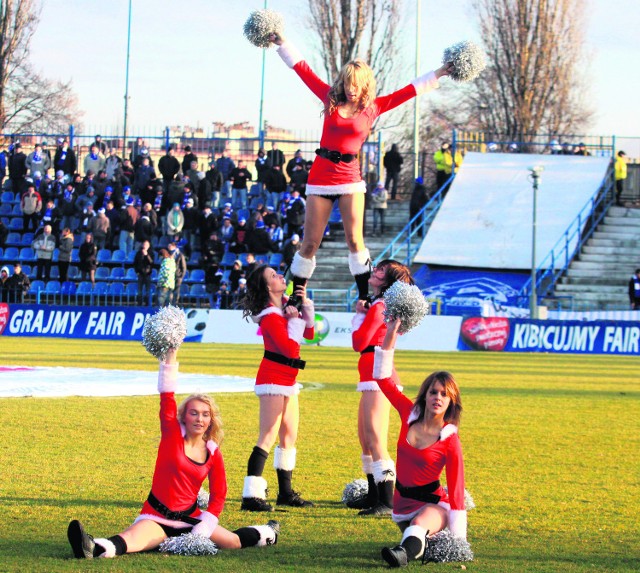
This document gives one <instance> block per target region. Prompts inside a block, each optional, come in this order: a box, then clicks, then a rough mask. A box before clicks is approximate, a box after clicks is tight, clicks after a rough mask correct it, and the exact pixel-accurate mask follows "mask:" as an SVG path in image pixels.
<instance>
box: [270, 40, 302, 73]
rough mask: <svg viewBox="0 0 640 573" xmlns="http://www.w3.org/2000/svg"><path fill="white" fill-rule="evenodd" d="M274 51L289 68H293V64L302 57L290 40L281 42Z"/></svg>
mask: <svg viewBox="0 0 640 573" xmlns="http://www.w3.org/2000/svg"><path fill="white" fill-rule="evenodd" d="M276 52H278V55H279V56H280V57H281V58H282V61H283V62H284V63H285V64H287V66H289V67H290V68H293V66H295V65H296V64H297V63H298V62H301V61H302V60H303V59H304V58H303V57H302V54H301V53H300V52H299V51H298V49H297V48H296V47H295V46H294V45H293V44H292V43H291V42H282V45H281V46H278V49H277V50H276Z"/></svg>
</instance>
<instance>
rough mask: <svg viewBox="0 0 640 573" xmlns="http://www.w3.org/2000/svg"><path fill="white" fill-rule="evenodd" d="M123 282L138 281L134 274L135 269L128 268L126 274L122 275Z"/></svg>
mask: <svg viewBox="0 0 640 573" xmlns="http://www.w3.org/2000/svg"><path fill="white" fill-rule="evenodd" d="M124 280H125V281H137V280H138V275H137V274H136V269H134V268H133V267H129V268H128V269H127V272H126V274H125V275H124Z"/></svg>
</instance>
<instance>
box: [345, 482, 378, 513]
mask: <svg viewBox="0 0 640 573" xmlns="http://www.w3.org/2000/svg"><path fill="white" fill-rule="evenodd" d="M367 482H368V484H369V489H368V491H367V495H363V496H362V497H359V498H358V499H354V500H353V501H349V502H347V507H349V508H351V509H369V508H370V507H373V506H374V505H377V503H378V488H377V487H376V482H375V480H374V479H373V474H367Z"/></svg>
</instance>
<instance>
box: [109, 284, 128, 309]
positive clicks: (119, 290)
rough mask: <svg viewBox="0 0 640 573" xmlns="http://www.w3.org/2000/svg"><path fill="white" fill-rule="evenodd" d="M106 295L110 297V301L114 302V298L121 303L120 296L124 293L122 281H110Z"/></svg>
mask: <svg viewBox="0 0 640 573" xmlns="http://www.w3.org/2000/svg"><path fill="white" fill-rule="evenodd" d="M107 295H108V296H110V297H111V300H112V302H113V303H114V304H115V302H116V298H117V299H118V301H119V302H120V303H122V296H123V295H124V283H119V282H116V283H111V284H110V285H109V290H108V291H107Z"/></svg>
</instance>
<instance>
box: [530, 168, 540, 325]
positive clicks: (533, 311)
mask: <svg viewBox="0 0 640 573" xmlns="http://www.w3.org/2000/svg"><path fill="white" fill-rule="evenodd" d="M531 177H532V179H533V224H532V237H531V293H530V296H529V316H530V318H532V319H534V320H536V319H537V318H538V293H537V287H536V226H537V217H536V211H537V202H538V182H539V180H540V172H539V171H538V170H537V169H535V168H534V169H531Z"/></svg>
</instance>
